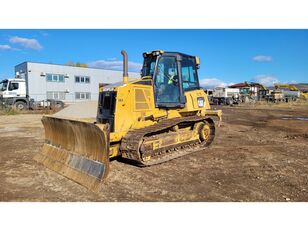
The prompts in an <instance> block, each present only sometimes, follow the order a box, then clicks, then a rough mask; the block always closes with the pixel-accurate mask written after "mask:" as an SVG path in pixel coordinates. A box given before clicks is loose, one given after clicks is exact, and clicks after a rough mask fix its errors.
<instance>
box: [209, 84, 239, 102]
mask: <svg viewBox="0 0 308 231" xmlns="http://www.w3.org/2000/svg"><path fill="white" fill-rule="evenodd" d="M210 100H211V102H212V103H213V104H216V105H232V104H238V103H240V91H239V89H238V88H225V87H216V88H214V89H213V93H212V97H211V98H210Z"/></svg>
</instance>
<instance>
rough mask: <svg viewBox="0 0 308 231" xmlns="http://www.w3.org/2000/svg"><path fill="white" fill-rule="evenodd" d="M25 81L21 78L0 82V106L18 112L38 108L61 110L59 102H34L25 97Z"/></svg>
mask: <svg viewBox="0 0 308 231" xmlns="http://www.w3.org/2000/svg"><path fill="white" fill-rule="evenodd" d="M26 92H27V85H26V81H25V80H24V79H21V78H12V79H5V80H2V81H1V82H0V105H1V106H2V107H3V106H13V107H15V108H16V109H18V110H30V109H39V108H50V109H53V108H63V107H64V103H63V102H62V101H60V100H53V99H46V100H41V101H35V100H34V99H31V97H30V96H29V95H27V93H26Z"/></svg>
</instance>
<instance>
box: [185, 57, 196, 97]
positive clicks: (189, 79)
mask: <svg viewBox="0 0 308 231" xmlns="http://www.w3.org/2000/svg"><path fill="white" fill-rule="evenodd" d="M181 65H182V84H183V89H184V91H189V90H194V89H198V88H199V82H198V75H197V68H196V65H195V59H194V58H192V57H183V59H182V62H181Z"/></svg>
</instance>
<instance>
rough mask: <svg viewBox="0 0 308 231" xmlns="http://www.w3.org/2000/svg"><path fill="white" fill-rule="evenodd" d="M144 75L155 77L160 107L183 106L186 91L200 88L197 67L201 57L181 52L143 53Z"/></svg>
mask: <svg viewBox="0 0 308 231" xmlns="http://www.w3.org/2000/svg"><path fill="white" fill-rule="evenodd" d="M143 57H144V63H143V68H142V77H146V76H150V77H151V78H152V79H153V87H154V96H155V105H156V107H158V108H183V107H184V106H185V103H186V99H185V92H187V91H191V90H196V89H200V85H199V79H198V73H197V69H198V68H199V58H198V57H195V56H190V55H186V54H183V53H179V52H164V51H161V50H159V51H152V52H146V53H143Z"/></svg>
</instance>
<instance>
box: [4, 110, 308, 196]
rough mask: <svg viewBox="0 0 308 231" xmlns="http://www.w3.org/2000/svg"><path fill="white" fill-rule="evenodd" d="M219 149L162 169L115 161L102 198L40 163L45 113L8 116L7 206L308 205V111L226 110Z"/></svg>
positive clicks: (5, 184) (216, 144) (187, 158)
mask: <svg viewBox="0 0 308 231" xmlns="http://www.w3.org/2000/svg"><path fill="white" fill-rule="evenodd" d="M222 109H223V113H224V123H223V126H222V127H221V128H219V129H218V132H217V135H216V139H215V141H214V143H213V145H212V146H211V147H210V148H208V149H206V150H205V151H201V152H197V153H192V154H191V155H189V156H185V157H182V158H179V159H176V160H173V161H170V162H167V163H164V164H161V165H157V166H152V167H148V168H139V167H135V166H132V165H128V164H125V163H121V162H118V161H117V160H115V161H112V162H111V166H110V174H109V176H108V179H107V182H106V184H105V187H104V189H103V191H102V192H101V193H100V194H99V195H95V194H93V193H91V192H89V191H87V190H86V189H85V188H83V187H82V186H80V185H78V184H76V183H74V182H72V181H70V180H68V179H66V178H64V177H62V176H60V175H58V174H56V173H54V172H52V171H50V170H48V169H45V168H44V167H42V166H41V165H39V164H37V163H36V162H35V161H34V160H33V159H32V158H33V156H34V155H35V154H36V153H38V152H40V149H41V146H42V144H43V142H44V130H43V127H42V125H41V122H40V118H41V115H35V114H32V115H14V116H0V201H289V200H290V201H308V121H305V120H293V119H283V118H286V117H287V118H293V117H308V106H307V105H302V106H296V105H293V106H288V107H281V106H279V107H276V106H257V107H252V106H248V107H224V108H222Z"/></svg>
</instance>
